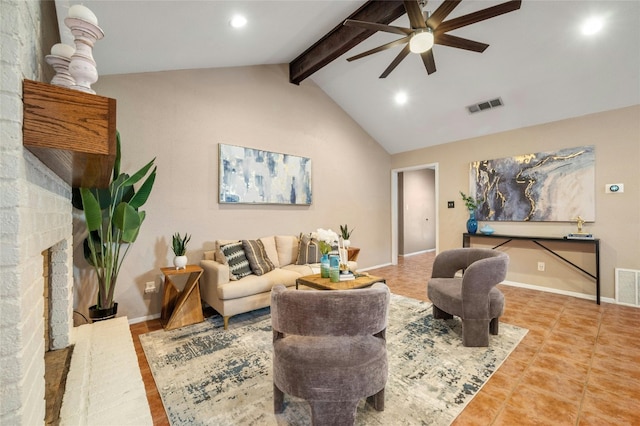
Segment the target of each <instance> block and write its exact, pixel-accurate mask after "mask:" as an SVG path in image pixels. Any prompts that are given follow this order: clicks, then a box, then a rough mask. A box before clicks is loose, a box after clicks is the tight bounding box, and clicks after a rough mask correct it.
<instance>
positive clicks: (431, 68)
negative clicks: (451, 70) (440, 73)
mask: <svg viewBox="0 0 640 426" xmlns="http://www.w3.org/2000/svg"><path fill="white" fill-rule="evenodd" d="M420 56H422V63H424V67H425V68H426V70H427V74H433V73H434V72H436V61H435V59H433V49H429V50H427V51H426V52H422V53H421V54H420Z"/></svg>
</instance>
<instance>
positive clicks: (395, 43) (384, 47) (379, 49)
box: [347, 36, 410, 62]
mask: <svg viewBox="0 0 640 426" xmlns="http://www.w3.org/2000/svg"><path fill="white" fill-rule="evenodd" d="M409 38H410V37H409V36H406V37H402V38H399V39H398V40H394V41H392V42H391V43H387V44H383V45H382V46H378V47H374V48H373V49H371V50H367V51H366V52H362V53H359V54H357V55H356V56H352V57H350V58H347V61H349V62H351V61H355V60H356V59H360V58H364V57H365V56H369V55H371V54H373V53H378V52H382V51H383V50H387V49H390V48H392V47H395V46H398V45H400V44H404V43H408V42H409Z"/></svg>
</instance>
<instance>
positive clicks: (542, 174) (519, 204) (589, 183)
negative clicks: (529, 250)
mask: <svg viewBox="0 0 640 426" xmlns="http://www.w3.org/2000/svg"><path fill="white" fill-rule="evenodd" d="M469 185H470V193H471V197H474V198H477V199H479V207H478V209H477V210H476V219H477V220H478V221H492V220H494V221H531V222H534V221H540V222H569V221H572V220H575V218H577V217H578V216H580V217H581V218H583V219H584V220H585V221H587V222H593V221H595V148H594V146H580V147H576V148H566V149H561V150H559V151H554V152H539V153H535V154H525V155H518V156H515V157H509V158H498V159H495V160H483V161H475V162H472V163H471V166H470V172H469Z"/></svg>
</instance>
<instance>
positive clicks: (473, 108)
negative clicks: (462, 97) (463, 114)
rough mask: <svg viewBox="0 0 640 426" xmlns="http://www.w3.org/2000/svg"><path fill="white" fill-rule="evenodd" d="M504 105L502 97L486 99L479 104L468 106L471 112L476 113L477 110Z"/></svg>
mask: <svg viewBox="0 0 640 426" xmlns="http://www.w3.org/2000/svg"><path fill="white" fill-rule="evenodd" d="M502 105H504V103H502V99H500V98H495V99H491V100H490V101H484V102H480V103H477V104H473V105H469V106H468V107H467V111H469V113H470V114H474V113H476V112H480V111H486V110H488V109H491V108H496V107H499V106H502Z"/></svg>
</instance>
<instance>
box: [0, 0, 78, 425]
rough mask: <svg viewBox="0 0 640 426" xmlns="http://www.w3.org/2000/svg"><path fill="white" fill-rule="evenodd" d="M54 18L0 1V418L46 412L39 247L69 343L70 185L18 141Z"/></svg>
mask: <svg viewBox="0 0 640 426" xmlns="http://www.w3.org/2000/svg"><path fill="white" fill-rule="evenodd" d="M55 22H56V16H55V5H54V4H53V2H47V1H29V2H25V1H20V0H3V1H2V13H1V14H0V28H2V31H1V33H0V47H1V50H2V52H3V57H2V68H3V75H2V90H1V91H0V103H1V104H2V111H1V113H2V116H1V117H0V194H1V196H0V281H1V282H2V285H0V383H2V387H1V389H0V424H29V425H30V424H42V423H43V421H44V417H45V400H44V393H45V381H44V353H45V351H46V350H48V349H49V348H47V347H46V344H45V337H44V336H45V332H44V328H45V320H44V312H45V307H44V305H45V298H44V295H43V293H44V292H43V279H44V278H43V273H44V262H43V254H42V252H43V251H49V253H50V262H49V265H50V266H49V268H50V270H49V277H50V279H51V286H52V287H51V300H50V305H51V312H50V319H51V321H50V326H48V328H49V330H50V333H51V346H52V348H53V349H58V348H63V347H66V346H67V345H69V341H70V334H71V330H72V327H73V321H72V306H73V291H72V287H73V266H72V253H73V237H72V220H73V218H72V206H71V188H70V186H69V185H67V184H66V183H64V182H63V181H62V180H61V179H60V178H59V177H58V176H56V175H55V174H54V173H53V172H51V170H49V169H48V168H47V167H45V166H44V165H43V164H42V163H41V162H40V160H38V159H37V158H36V157H35V156H34V155H33V154H31V152H29V151H27V150H25V149H24V148H23V146H22V109H23V104H22V80H23V79H25V78H28V79H33V80H41V81H48V76H47V75H46V74H47V73H48V71H47V70H45V67H46V66H47V65H46V63H45V62H44V55H45V54H46V53H45V52H47V53H48V50H49V49H50V47H51V46H52V45H53V44H54V43H55V40H51V38H50V34H55V33H57V24H56V23H55ZM52 26H55V28H52ZM48 35H49V36H48Z"/></svg>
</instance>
